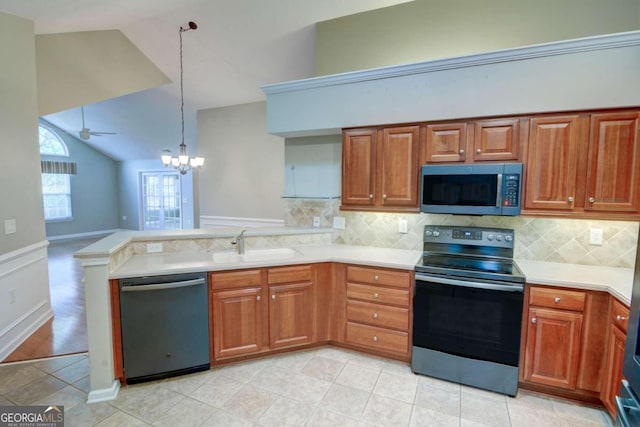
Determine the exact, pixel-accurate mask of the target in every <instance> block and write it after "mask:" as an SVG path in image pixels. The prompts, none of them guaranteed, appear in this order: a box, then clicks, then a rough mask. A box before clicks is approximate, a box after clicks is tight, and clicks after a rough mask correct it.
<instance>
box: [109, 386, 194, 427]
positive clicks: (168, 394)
mask: <svg viewBox="0 0 640 427" xmlns="http://www.w3.org/2000/svg"><path fill="white" fill-rule="evenodd" d="M183 399H185V396H184V395H181V394H179V393H176V392H174V391H172V390H167V389H165V388H162V387H161V386H160V385H159V384H158V383H149V384H137V385H135V386H127V387H123V388H121V389H120V393H119V394H118V398H117V399H116V400H114V401H111V402H110V403H111V405H113V406H115V407H116V408H118V409H120V410H121V411H124V412H126V413H127V414H130V415H132V416H134V417H136V418H139V419H141V420H144V421H145V422H147V423H152V422H154V421H155V420H157V419H158V418H160V417H161V416H162V415H163V414H164V413H165V412H166V411H168V410H169V409H170V408H172V407H173V406H175V405H176V404H177V403H178V402H180V401H181V400H183Z"/></svg>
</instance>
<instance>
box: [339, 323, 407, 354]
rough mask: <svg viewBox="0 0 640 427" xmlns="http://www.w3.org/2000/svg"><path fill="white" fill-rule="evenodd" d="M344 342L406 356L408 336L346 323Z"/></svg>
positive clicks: (402, 333)
mask: <svg viewBox="0 0 640 427" xmlns="http://www.w3.org/2000/svg"><path fill="white" fill-rule="evenodd" d="M346 341H347V342H348V343H351V344H357V345H362V346H365V347H369V348H372V349H376V350H383V351H389V352H393V353H399V354H407V352H408V351H409V334H407V333H406V332H397V331H391V330H389V329H382V328H376V327H375V326H367V325H360V324H357V323H351V322H347V335H346Z"/></svg>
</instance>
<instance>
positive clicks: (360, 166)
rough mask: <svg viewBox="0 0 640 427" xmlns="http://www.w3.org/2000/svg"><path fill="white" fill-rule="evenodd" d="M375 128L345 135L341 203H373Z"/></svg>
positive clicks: (359, 204) (368, 204)
mask: <svg viewBox="0 0 640 427" xmlns="http://www.w3.org/2000/svg"><path fill="white" fill-rule="evenodd" d="M376 134H377V131H376V129H357V130H356V129H353V130H345V131H344V132H343V134H342V204H343V205H358V206H373V204H374V194H373V193H374V190H375V154H376V151H375V148H376Z"/></svg>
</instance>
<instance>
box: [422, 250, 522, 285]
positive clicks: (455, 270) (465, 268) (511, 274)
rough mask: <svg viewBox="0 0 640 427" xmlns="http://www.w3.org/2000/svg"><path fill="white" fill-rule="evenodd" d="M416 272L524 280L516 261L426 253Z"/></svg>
mask: <svg viewBox="0 0 640 427" xmlns="http://www.w3.org/2000/svg"><path fill="white" fill-rule="evenodd" d="M416 271H418V272H425V273H437V274H441V275H455V276H470V277H485V278H491V277H492V276H499V277H500V278H502V279H507V280H514V281H521V280H522V281H523V280H524V275H523V274H522V272H521V271H520V269H519V268H518V266H517V264H516V263H515V261H513V260H512V259H505V258H490V257H474V256H463V255H454V254H433V253H425V254H424V255H423V257H422V260H421V261H419V262H418V264H417V265H416Z"/></svg>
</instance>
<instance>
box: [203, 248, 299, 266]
mask: <svg viewBox="0 0 640 427" xmlns="http://www.w3.org/2000/svg"><path fill="white" fill-rule="evenodd" d="M299 256H302V254H301V253H300V252H298V251H296V250H295V249H291V248H273V249H250V250H248V251H246V252H245V253H244V254H238V253H236V252H216V253H214V254H213V262H219V263H234V262H259V261H271V260H279V259H288V258H295V257H299Z"/></svg>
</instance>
